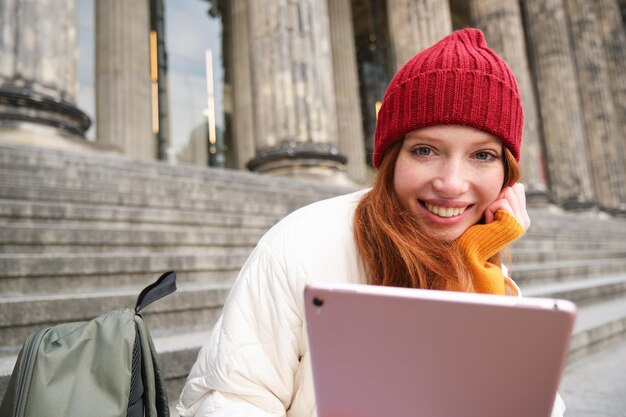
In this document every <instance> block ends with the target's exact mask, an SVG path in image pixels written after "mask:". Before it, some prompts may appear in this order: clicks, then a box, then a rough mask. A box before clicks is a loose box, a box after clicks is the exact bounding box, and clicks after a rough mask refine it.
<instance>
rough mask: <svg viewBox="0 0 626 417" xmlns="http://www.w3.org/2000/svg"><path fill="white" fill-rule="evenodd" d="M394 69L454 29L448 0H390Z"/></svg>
mask: <svg viewBox="0 0 626 417" xmlns="http://www.w3.org/2000/svg"><path fill="white" fill-rule="evenodd" d="M387 16H388V20H389V35H390V38H391V45H392V49H393V61H394V70H395V71H397V70H398V69H400V67H402V65H404V64H405V63H406V62H407V61H408V60H409V59H411V58H413V56H414V55H415V54H416V53H418V52H419V51H421V50H422V49H425V48H427V47H429V46H431V45H432V44H434V43H435V42H437V41H438V40H440V39H441V38H443V37H444V36H446V35H448V34H449V33H450V32H452V17H451V16H450V5H449V3H448V1H441V0H387Z"/></svg>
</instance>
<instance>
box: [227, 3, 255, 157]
mask: <svg viewBox="0 0 626 417" xmlns="http://www.w3.org/2000/svg"><path fill="white" fill-rule="evenodd" d="M229 6H230V8H231V19H232V20H231V22H232V24H231V33H232V38H231V39H232V45H231V46H230V48H231V51H232V52H231V54H232V60H233V61H232V65H231V70H232V73H233V76H232V80H233V104H234V111H233V133H234V138H233V139H234V140H233V143H234V146H235V153H236V160H237V166H238V167H239V169H245V168H246V164H247V163H248V162H250V161H251V160H252V158H254V136H255V133H256V131H255V129H254V120H253V119H254V113H253V111H252V107H253V102H252V76H251V73H250V45H249V42H248V6H247V2H246V0H231V1H230V3H229Z"/></svg>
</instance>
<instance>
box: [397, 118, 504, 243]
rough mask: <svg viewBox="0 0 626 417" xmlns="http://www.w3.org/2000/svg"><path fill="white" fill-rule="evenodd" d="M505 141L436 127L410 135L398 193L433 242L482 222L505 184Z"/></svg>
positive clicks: (471, 131) (478, 132)
mask: <svg viewBox="0 0 626 417" xmlns="http://www.w3.org/2000/svg"><path fill="white" fill-rule="evenodd" d="M502 152H503V148H502V142H501V141H500V140H499V139H498V138H497V137H495V136H493V135H491V134H489V133H486V132H483V131H481V130H478V129H474V128H472V127H467V126H458V125H436V126H430V127H426V128H422V129H419V130H415V131H413V132H411V133H409V134H407V135H406V136H405V138H404V140H403V143H402V145H401V149H400V153H399V154H398V158H397V159H396V165H395V169H394V178H393V188H394V190H395V192H396V194H397V195H398V198H399V199H400V202H401V203H402V204H403V206H404V207H405V208H407V209H408V210H410V211H411V212H412V213H413V214H414V215H415V216H416V217H417V218H418V219H419V220H420V222H421V223H422V224H423V225H424V227H425V228H426V231H427V232H428V233H429V234H430V235H431V236H433V237H434V238H437V239H441V240H444V241H448V242H449V241H453V240H455V239H457V238H458V237H459V236H461V234H462V233H463V232H464V231H465V230H467V228H469V227H470V226H472V225H474V224H476V223H478V222H480V221H481V219H482V217H483V213H484V212H485V209H486V208H487V207H488V206H489V205H490V204H491V203H493V202H494V201H495V200H496V199H497V198H498V195H499V194H500V191H501V190H502V185H503V183H504V164H503V154H502Z"/></svg>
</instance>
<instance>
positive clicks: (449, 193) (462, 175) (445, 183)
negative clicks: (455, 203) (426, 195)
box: [433, 160, 469, 197]
mask: <svg viewBox="0 0 626 417" xmlns="http://www.w3.org/2000/svg"><path fill="white" fill-rule="evenodd" d="M465 171H466V170H465V169H464V166H463V163H462V162H461V161H456V160H448V161H446V162H445V163H444V164H442V165H441V166H440V167H439V172H437V173H436V175H435V180H434V181H433V187H434V188H435V190H436V191H437V192H438V193H440V194H441V195H442V196H444V197H456V196H459V195H461V194H463V193H465V192H466V191H467V190H468V189H469V181H468V178H467V173H466V172H465Z"/></svg>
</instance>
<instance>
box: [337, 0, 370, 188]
mask: <svg viewBox="0 0 626 417" xmlns="http://www.w3.org/2000/svg"><path fill="white" fill-rule="evenodd" d="M328 13H329V16H330V38H331V45H332V52H333V75H334V80H335V83H334V86H335V88H334V91H335V100H336V102H337V132H338V136H339V150H340V151H341V152H342V153H343V154H344V155H346V156H347V158H348V164H347V170H348V176H349V177H350V178H351V179H352V180H354V181H355V182H357V183H365V182H366V178H367V164H366V160H365V138H364V134H363V120H362V116H361V104H360V97H359V74H358V70H357V62H356V47H355V45H354V27H353V25H352V5H351V1H350V0H328Z"/></svg>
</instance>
